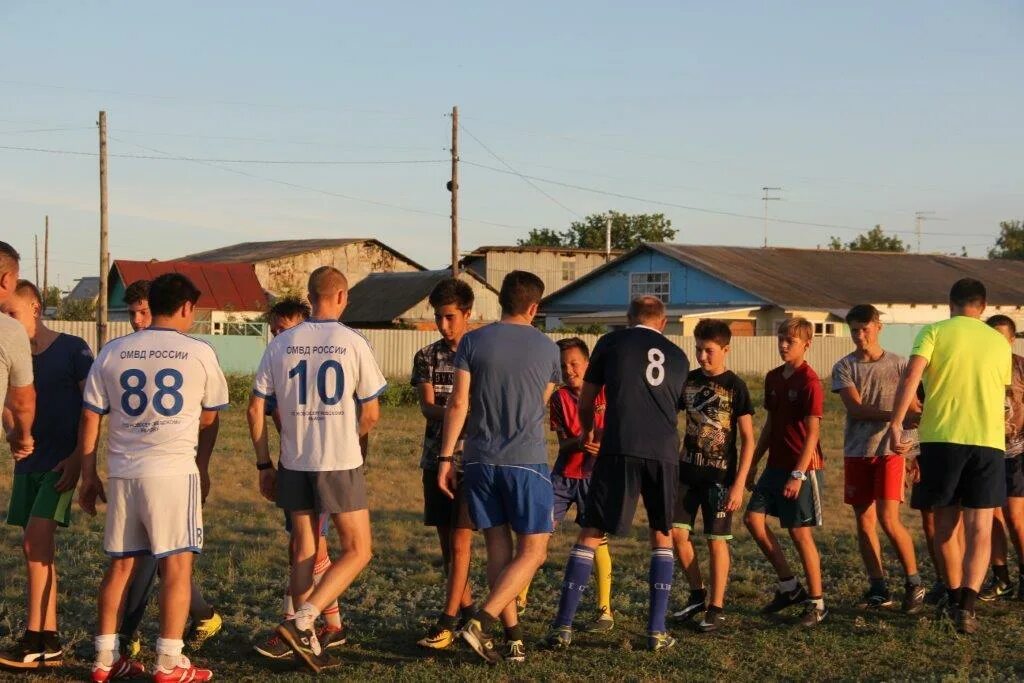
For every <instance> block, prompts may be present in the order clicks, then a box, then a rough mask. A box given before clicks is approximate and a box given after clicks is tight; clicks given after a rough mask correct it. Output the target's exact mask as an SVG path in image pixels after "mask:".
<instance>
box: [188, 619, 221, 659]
mask: <svg viewBox="0 0 1024 683" xmlns="http://www.w3.org/2000/svg"><path fill="white" fill-rule="evenodd" d="M222 628H224V620H223V619H221V618H220V615H219V614H217V613H216V612H214V613H213V616H212V617H210V618H209V619H201V620H199V621H197V622H196V623H195V624H194V625H193V626H192V631H191V632H190V633H189V634H188V646H189V648H190V649H191V650H192V651H196V650H199V649H200V648H201V647H202V646H203V644H204V643H206V641H208V640H209V639H210V638H213V637H214V636H215V635H217V634H218V633H220V631H221V629H222Z"/></svg>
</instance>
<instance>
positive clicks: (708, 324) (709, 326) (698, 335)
mask: <svg viewBox="0 0 1024 683" xmlns="http://www.w3.org/2000/svg"><path fill="white" fill-rule="evenodd" d="M693 336H694V338H695V339H703V340H704V341H710V342H715V343H716V344H718V345H719V346H721V347H722V348H725V347H726V346H728V345H729V342H731V341H732V330H730V329H729V323H727V322H725V321H724V320H715V319H714V318H701V319H700V321H699V322H698V323H697V326H696V327H695V328H693Z"/></svg>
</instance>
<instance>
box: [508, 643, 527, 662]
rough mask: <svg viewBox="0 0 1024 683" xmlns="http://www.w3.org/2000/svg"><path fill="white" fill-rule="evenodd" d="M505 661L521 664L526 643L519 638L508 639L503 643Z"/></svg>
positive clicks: (524, 658)
mask: <svg viewBox="0 0 1024 683" xmlns="http://www.w3.org/2000/svg"><path fill="white" fill-rule="evenodd" d="M504 657H505V661H506V662H512V663H513V664H521V663H522V662H525V661H526V643H524V642H523V641H521V640H510V641H508V642H507V643H505V655H504Z"/></svg>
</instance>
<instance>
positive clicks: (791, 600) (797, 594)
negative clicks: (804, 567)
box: [761, 583, 811, 614]
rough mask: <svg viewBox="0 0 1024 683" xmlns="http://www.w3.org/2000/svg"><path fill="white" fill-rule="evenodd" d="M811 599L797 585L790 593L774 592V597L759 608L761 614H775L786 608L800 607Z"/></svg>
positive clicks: (802, 588)
mask: <svg viewBox="0 0 1024 683" xmlns="http://www.w3.org/2000/svg"><path fill="white" fill-rule="evenodd" d="M810 599H811V596H809V595H808V594H807V591H806V590H805V589H804V587H803V586H801V585H800V584H799V583H798V584H797V585H796V588H794V589H793V590H792V591H790V592H788V593H786V592H783V591H780V590H777V591H775V597H774V598H772V601H771V602H769V603H768V604H767V605H765V606H764V607H762V608H761V614H775V613H776V612H781V611H782V610H784V609H786V608H787V607H792V606H793V605H801V604H803V603H805V602H807V601H808V600H810Z"/></svg>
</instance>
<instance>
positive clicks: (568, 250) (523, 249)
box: [466, 245, 626, 258]
mask: <svg viewBox="0 0 1024 683" xmlns="http://www.w3.org/2000/svg"><path fill="white" fill-rule="evenodd" d="M489 251H510V252H513V253H527V252H531V251H552V252H555V253H558V254H601V255H603V254H604V249H577V248H575V247H545V246H521V245H513V246H504V247H503V246H495V245H488V246H483V247H477V248H476V249H474V250H473V251H471V252H470V253H469V254H467V255H466V258H468V257H470V256H483V255H484V254H486V253H487V252H489ZM611 253H612V256H618V255H619V254H625V253H626V252H624V251H622V250H621V249H612V251H611Z"/></svg>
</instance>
